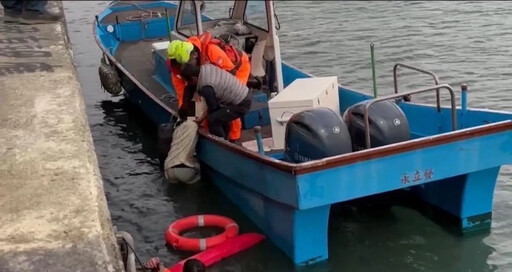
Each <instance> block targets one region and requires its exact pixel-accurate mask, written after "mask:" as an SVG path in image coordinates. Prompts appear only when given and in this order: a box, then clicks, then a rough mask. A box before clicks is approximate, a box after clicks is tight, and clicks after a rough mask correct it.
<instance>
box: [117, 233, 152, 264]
mask: <svg viewBox="0 0 512 272" xmlns="http://www.w3.org/2000/svg"><path fill="white" fill-rule="evenodd" d="M121 238H122V239H123V242H124V244H125V245H127V246H128V247H129V248H130V250H131V251H132V252H133V255H135V259H137V262H139V264H140V267H141V269H142V271H144V272H146V269H145V268H144V264H142V262H141V261H140V259H139V256H137V253H135V250H133V247H132V246H131V245H130V243H128V241H126V239H125V238H124V237H121ZM127 258H128V254H127Z"/></svg>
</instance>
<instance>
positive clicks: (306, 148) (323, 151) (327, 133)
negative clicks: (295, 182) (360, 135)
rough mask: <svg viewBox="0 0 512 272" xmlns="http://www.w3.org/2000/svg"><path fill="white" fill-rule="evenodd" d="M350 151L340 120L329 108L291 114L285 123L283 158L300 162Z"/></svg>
mask: <svg viewBox="0 0 512 272" xmlns="http://www.w3.org/2000/svg"><path fill="white" fill-rule="evenodd" d="M349 152H352V143H351V141H350V134H349V132H348V129H347V126H346V125H345V123H344V122H343V119H341V117H340V116H339V115H338V114H337V113H336V112H334V111H333V110H331V109H329V108H324V107H319V108H315V109H310V110H304V111H302V112H299V113H296V114H294V115H293V116H292V117H291V118H290V120H289V121H288V123H287V124H286V131H285V151H284V160H285V161H287V162H293V163H300V162H306V161H311V160H317V159H322V158H326V157H330V156H335V155H341V154H344V153H349Z"/></svg>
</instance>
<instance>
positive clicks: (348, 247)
mask: <svg viewBox="0 0 512 272" xmlns="http://www.w3.org/2000/svg"><path fill="white" fill-rule="evenodd" d="M108 3H109V2H108V1H64V8H65V11H66V18H67V23H68V25H67V27H68V31H69V34H70V38H71V43H72V48H73V53H74V58H75V62H76V65H77V68H78V72H79V77H80V82H81V85H82V89H83V95H84V98H85V102H86V105H87V114H88V118H89V123H90V126H91V132H92V135H93V139H94V143H95V149H96V154H97V156H98V161H99V165H100V170H101V174H102V176H103V180H104V186H105V192H106V197H107V201H108V205H109V209H110V213H111V216H112V220H113V223H114V224H115V225H116V226H117V228H118V229H119V230H124V231H128V232H130V233H131V234H132V235H133V237H134V239H135V247H136V251H137V254H138V255H139V257H141V258H142V259H143V260H147V259H148V258H150V257H152V256H158V257H160V258H161V259H162V260H163V261H164V263H165V264H166V266H171V265H172V264H174V263H175V262H177V261H179V260H181V259H183V258H184V257H186V256H187V255H185V254H184V253H181V252H178V251H175V250H172V249H170V248H167V247H166V246H165V240H164V232H165V229H166V227H167V226H168V225H169V224H170V223H171V222H173V221H174V220H177V219H179V218H182V217H184V216H188V215H192V214H200V213H215V214H223V215H226V216H229V217H231V218H233V219H235V220H236V221H237V222H238V223H239V225H240V227H241V231H242V232H249V231H258V229H257V228H256V227H255V225H254V224H252V223H251V222H250V221H249V220H248V218H247V217H245V216H244V215H243V214H242V213H241V212H240V211H239V210H238V209H237V207H235V206H234V205H233V204H232V203H231V202H229V201H228V200H227V199H225V198H224V196H223V195H222V194H221V193H220V192H219V191H218V190H217V189H216V188H215V187H214V186H213V185H211V184H209V183H205V182H200V183H198V184H195V185H193V186H181V185H169V184H167V183H166V181H165V179H164V177H163V175H162V173H161V171H160V170H159V168H158V160H157V158H156V150H155V143H156V135H155V128H154V127H153V126H152V125H151V124H150V122H149V120H148V119H146V118H145V117H144V116H142V113H141V112H140V111H139V110H137V109H136V108H134V107H133V106H131V105H130V104H129V103H128V101H126V100H125V99H124V98H122V97H115V98H112V97H110V95H108V94H107V93H106V92H104V91H103V90H101V88H100V82H99V78H98V65H99V63H100V62H99V61H100V57H101V53H100V52H101V51H100V50H99V48H98V47H97V45H96V43H95V41H94V37H93V34H92V22H93V20H94V15H96V14H98V13H99V12H101V11H102V10H103V9H104V8H105V7H106V6H107V5H108ZM208 4H209V5H207V11H208V13H209V14H212V15H213V16H214V17H215V16H218V15H219V16H220V15H223V14H222V12H224V11H225V10H227V9H224V10H222V9H221V8H223V7H224V8H225V7H226V5H227V2H222V1H221V2H214V3H211V2H210V3H208ZM276 13H277V15H278V17H279V21H280V25H281V29H280V31H279V35H280V41H281V51H282V56H283V60H284V61H286V62H288V63H290V64H292V65H294V66H296V67H298V68H300V69H303V70H305V71H307V72H309V73H312V74H314V75H316V76H331V75H336V76H338V78H339V81H340V84H342V85H344V86H347V87H349V88H351V89H355V90H360V91H363V92H366V93H371V92H372V74H371V67H370V43H374V44H375V53H376V71H377V86H378V93H379V95H384V94H391V93H392V92H393V76H392V69H393V65H394V64H395V63H397V62H402V63H405V64H409V65H414V66H420V67H422V68H425V69H428V70H431V71H433V72H435V73H436V74H437V75H438V76H439V79H440V81H441V82H442V83H448V84H450V85H452V86H453V87H455V88H456V89H458V88H459V86H460V84H462V83H466V84H468V86H469V93H468V96H469V99H468V101H469V106H470V107H482V108H491V109H496V110H507V111H511V110H512V103H511V101H512V93H511V86H512V59H511V58H510V57H509V56H510V55H511V54H512V46H511V45H512V17H510V14H511V13H512V3H511V2H458V1H454V2H419V1H412V2H408V1H397V2H384V1H383V2H380V1H372V2H359V1H358V2H337V1H325V2H322V1H279V2H277V3H276ZM224 16H225V15H224ZM431 84H433V81H432V79H431V78H429V77H428V76H426V75H416V74H412V73H408V72H406V71H403V72H401V77H400V79H399V86H400V90H410V89H412V88H417V87H425V86H427V85H431ZM413 100H414V101H421V102H424V103H434V102H435V96H434V94H426V95H420V96H413ZM442 101H443V104H444V105H448V95H447V94H442ZM425 122H428V120H425ZM355 182H357V181H355ZM399 198H400V196H396V198H394V197H389V198H386V199H385V202H386V203H387V204H389V208H384V209H383V208H382V207H381V206H382V203H383V202H382V200H379V201H378V202H376V203H377V204H375V203H374V202H372V201H371V200H370V201H368V202H355V203H349V204H345V205H338V206H335V207H333V209H332V211H331V218H330V221H331V222H330V226H329V255H330V256H329V260H328V261H327V262H323V263H320V264H317V265H313V266H310V267H307V268H306V269H305V271H319V272H320V271H321V272H326V271H360V272H363V271H454V272H455V271H457V272H458V271H478V272H483V271H512V243H511V242H510V240H511V239H512V209H511V208H512V167H510V166H506V167H502V170H501V173H500V177H499V181H498V184H497V188H496V192H495V198H494V209H493V224H492V229H491V231H490V233H483V234H477V235H473V236H469V237H461V236H457V235H454V234H453V233H451V232H450V231H448V230H446V229H445V228H443V227H442V226H440V225H439V224H436V223H434V222H433V221H432V220H430V219H429V218H427V217H425V216H424V215H422V214H421V213H420V212H419V211H418V210H416V209H414V208H413V207H411V206H410V205H407V203H405V201H401V200H400V199H399ZM294 269H295V268H294V267H293V264H292V263H291V261H290V260H289V259H287V258H286V256H285V255H284V253H282V252H281V251H280V250H278V249H277V248H276V247H275V246H273V245H272V244H271V243H270V242H269V241H266V242H264V243H262V244H260V245H258V246H257V247H255V248H252V249H250V250H247V251H245V252H242V253H240V254H238V255H236V256H234V257H231V258H229V259H227V260H224V261H222V262H221V263H219V264H218V265H215V266H213V267H212V268H211V269H210V270H209V271H233V272H238V271H248V272H256V271H276V272H277V271H294Z"/></svg>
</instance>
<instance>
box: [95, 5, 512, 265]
mask: <svg viewBox="0 0 512 272" xmlns="http://www.w3.org/2000/svg"><path fill="white" fill-rule="evenodd" d="M225 3H226V2H225V1H221V2H211V1H206V2H204V1H179V3H171V2H165V1H114V2H113V3H111V4H110V5H109V6H108V8H106V9H105V10H104V11H103V12H101V13H100V14H99V15H98V16H96V19H95V20H94V22H93V31H94V35H95V38H96V41H97V44H98V46H99V47H100V49H101V50H102V51H103V53H104V58H103V60H102V62H103V64H102V68H100V70H102V69H103V70H102V71H103V72H100V77H101V78H102V83H103V86H104V87H105V88H107V90H108V91H109V92H111V93H115V94H118V93H119V92H121V88H120V87H122V90H123V91H122V92H123V94H124V95H125V96H126V97H127V98H128V99H129V101H131V102H132V103H134V104H136V105H138V106H139V107H140V109H141V110H142V111H143V112H144V113H145V114H146V115H147V116H148V117H149V118H150V120H152V121H153V122H154V123H155V124H156V125H160V124H166V123H168V122H169V120H174V119H173V118H174V117H175V116H176V112H177V100H176V98H175V93H174V91H173V87H172V84H171V82H170V76H169V74H170V72H169V70H168V68H167V66H166V48H167V44H168V42H169V40H170V39H171V40H174V39H180V40H185V39H187V38H188V37H190V36H191V35H198V34H202V33H204V32H205V31H210V32H212V33H214V34H215V36H218V37H224V38H225V39H227V42H232V43H234V44H236V45H238V46H239V47H240V48H241V49H243V50H246V52H248V53H251V62H252V64H253V69H252V71H251V72H252V76H251V80H255V81H253V82H259V83H261V84H260V85H261V86H260V88H257V89H254V90H251V91H253V92H254V97H255V100H254V102H253V108H252V109H251V111H250V112H249V113H248V114H247V116H245V117H244V119H243V122H244V130H243V135H242V139H241V141H242V142H243V143H242V146H240V145H237V144H234V143H230V142H227V141H224V140H222V139H219V138H217V137H215V136H212V135H210V134H208V133H207V132H205V131H203V130H201V131H200V139H199V142H198V145H197V154H198V158H199V159H200V162H201V169H202V171H203V172H204V176H205V177H208V179H210V180H211V181H212V182H213V183H214V184H215V185H216V186H218V187H219V188H220V189H221V191H222V192H223V193H224V195H225V196H227V197H228V198H229V199H230V200H231V201H232V202H233V203H235V204H236V205H237V206H238V207H239V208H240V209H241V210H242V211H243V212H244V213H245V214H246V215H247V216H248V217H249V218H250V219H251V220H252V221H253V222H254V223H255V224H256V225H257V226H258V227H259V228H261V230H262V231H263V232H264V233H265V234H266V235H267V236H268V237H269V239H270V240H271V241H272V242H273V243H274V244H275V245H277V247H279V248H280V249H281V250H283V251H284V252H285V253H286V254H287V256H289V258H290V259H291V260H292V261H293V262H294V263H295V264H296V265H298V266H302V265H308V264H312V263H316V262H319V261H323V260H326V259H328V221H329V211H330V207H331V205H332V204H336V203H340V202H345V201H349V200H354V199H358V198H362V197H366V196H370V195H376V194H380V193H385V192H390V191H395V190H405V191H407V192H408V193H410V194H415V195H416V196H417V197H418V199H421V200H423V201H424V202H425V203H428V204H429V205H431V206H432V207H436V208H437V209H438V210H439V211H442V212H443V213H446V214H449V215H450V216H451V217H453V218H455V219H456V222H457V224H458V228H459V229H460V230H461V231H462V232H464V233H467V232H473V231H476V230H489V229H490V226H491V220H492V210H493V209H492V208H493V207H492V204H493V195H494V189H495V185H496V181H497V177H498V174H499V171H500V167H501V166H502V165H505V164H510V163H511V162H512V121H511V118H512V113H511V112H503V111H494V110H486V109H472V108H467V106H466V100H467V93H468V87H467V86H465V85H462V86H460V89H459V87H457V90H455V89H454V88H453V87H451V86H450V85H447V84H442V83H440V82H439V80H438V78H437V76H436V75H435V74H434V73H432V72H430V71H427V70H424V69H421V68H417V67H412V66H409V65H406V64H401V63H398V64H396V65H395V69H394V77H395V94H392V95H388V96H383V97H378V96H377V97H375V96H371V95H368V94H365V93H363V92H358V91H355V90H351V89H349V88H346V87H343V86H341V85H339V84H338V83H337V77H324V78H316V77H314V76H313V75H310V74H307V73H305V72H303V71H300V70H298V69H296V68H294V67H293V66H291V65H289V64H287V63H284V62H281V54H280V48H279V39H278V35H277V31H276V28H277V27H278V21H277V20H276V18H277V17H276V16H275V13H274V5H273V2H272V1H232V3H231V4H230V6H229V7H228V8H227V9H226V10H225V11H224V12H225V13H223V14H225V15H226V16H225V17H228V18H227V19H213V18H211V17H208V16H206V14H207V13H206V12H205V10H207V9H208V7H209V6H210V5H211V6H215V7H216V8H218V5H226V6H227V4H225ZM258 12H259V13H258ZM228 14H229V16H227V15H228ZM233 29H236V31H233ZM248 30H249V31H248ZM226 33H227V34H228V35H227V36H222V34H226ZM226 37H227V38H226ZM254 65H256V66H254ZM257 65H259V66H257ZM399 68H402V69H412V70H414V71H416V72H418V73H424V74H426V75H427V76H429V77H432V78H433V81H434V83H433V84H432V86H425V88H421V89H418V90H407V91H403V92H402V91H398V89H397V85H398V84H397V80H398V76H397V73H398V70H399ZM333 81H334V82H336V83H335V85H333V89H330V91H329V90H328V91H326V93H328V92H331V93H330V95H332V92H334V93H335V94H336V95H337V99H330V100H329V99H327V100H328V101H320V99H319V100H318V103H317V104H316V105H317V106H318V105H320V107H316V108H315V106H314V105H313V106H311V105H310V106H307V105H305V104H301V105H302V106H303V108H302V109H300V110H295V111H294V110H291V117H290V116H288V117H286V118H284V117H283V114H284V113H282V114H281V115H279V116H277V117H276V114H275V111H276V110H277V111H278V110H279V109H280V108H279V107H278V104H279V103H278V102H282V103H281V104H279V105H281V106H283V105H284V106H283V107H284V109H285V111H286V109H287V108H286V103H288V109H290V108H291V106H290V105H291V102H293V101H295V102H297V103H298V102H300V101H299V100H300V99H298V98H297V97H299V96H304V97H305V99H304V100H303V101H302V102H304V101H306V102H307V101H310V100H311V97H313V100H314V98H315V96H314V95H317V96H316V97H320V96H319V95H320V93H321V92H320V91H318V90H317V89H321V90H324V89H325V90H327V89H328V88H329V86H330V85H329V84H330V83H329V82H333ZM326 82H327V83H328V84H326V85H325V86H327V87H325V86H323V85H322V84H324V83H326ZM308 86H309V87H308ZM324 87H325V88H324ZM301 88H303V89H302V90H301ZM308 88H312V89H311V90H309V89H308ZM322 88H324V89H322ZM313 89H314V90H313ZM459 91H460V102H459V101H455V100H456V96H455V92H459ZM315 92H316V93H315ZM425 92H436V93H437V104H434V105H426V104H419V103H414V102H413V101H411V100H410V99H409V98H410V97H411V96H414V95H415V94H417V93H425ZM312 93H314V94H312ZM445 94H446V95H450V101H451V106H450V107H444V106H441V105H440V102H439V101H440V99H439V96H440V95H445ZM324 98H325V97H324ZM294 99H295V100H294ZM308 99H309V100H308ZM322 99H323V98H322ZM292 100H293V101H292ZM324 100H325V99H324ZM310 102H311V101H310ZM458 102H459V103H458ZM457 104H460V106H456V105H457ZM297 105H298V104H297ZM379 105H380V106H379ZM326 108H327V109H329V110H325V109H326ZM379 108H382V109H384V108H385V109H388V110H390V109H393V111H394V113H396V114H402V115H403V116H402V117H403V118H402V117H401V118H402V119H400V118H393V119H392V120H391V122H392V123H393V124H394V126H401V127H402V128H405V129H407V133H406V138H405V139H399V140H396V141H391V142H386V141H385V140H386V139H384V141H383V142H382V141H381V142H380V144H379V143H378V141H379V140H383V138H382V137H383V136H382V135H381V136H379V135H377V134H378V133H377V132H375V131H376V130H372V128H374V127H378V126H379V124H383V123H382V122H379V121H378V120H379V119H378V118H379V117H382V116H384V115H385V114H384V115H379V114H378V111H377V109H379ZM296 109H298V108H297V107H296ZM322 109H323V110H322ZM273 111H274V112H273ZM375 112H377V113H375ZM333 113H335V114H336V115H337V116H338V119H336V118H334V117H333ZM322 114H323V115H322ZM319 116H320V117H321V116H327V119H329V118H334V119H332V120H334V121H333V122H339V121H342V122H341V123H340V125H339V126H338V125H333V126H332V130H333V133H334V134H339V135H341V134H343V133H345V136H346V135H347V134H346V132H347V131H348V132H349V133H350V137H351V138H350V139H348V140H347V141H349V143H351V145H350V146H352V148H351V150H349V151H347V150H345V151H343V152H341V151H340V152H338V153H336V154H328V153H329V152H331V151H332V150H331V149H328V148H327V149H328V150H324V149H325V145H327V146H329V145H332V146H334V147H335V149H336V148H338V147H336V144H337V143H335V142H336V141H334V142H333V141H325V139H323V140H324V142H323V143H322V144H324V146H322V145H320V144H318V145H316V144H317V143H315V142H314V141H313V142H307V141H305V140H304V139H302V138H300V137H306V136H308V135H309V136H311V137H313V138H312V139H315V137H317V138H318V137H320V138H321V137H323V136H322V135H324V136H325V135H327V134H325V133H327V132H325V130H322V129H323V128H322V125H323V123H322V122H326V120H325V118H324V120H322V122H320V121H319V120H320V119H322V118H320V119H318V118H317V117H319ZM301 118H302V119H301ZM308 118H310V119H311V118H312V119H314V120H316V121H314V122H309V123H308V121H307V119H308ZM315 118H317V119H315ZM375 118H376V119H375ZM382 118H384V117H382ZM301 120H302V121H304V120H306V121H304V122H305V124H306V129H305V130H303V131H302V132H301V133H302V134H301V133H296V134H293V132H294V131H299V130H300V125H301V124H300V122H302V121H301ZM376 120H377V121H376ZM425 120H428V121H425ZM387 121H390V120H384V121H383V122H387ZM276 122H277V123H278V125H281V127H278V126H277V125H275V123H276ZM350 122H353V124H352V123H350ZM354 122H355V123H354ZM303 125H304V124H303ZM257 126H260V127H261V132H260V133H255V130H254V128H255V127H257ZM276 126H277V127H276ZM315 126H316V127H317V128H321V129H320V130H321V131H322V133H324V132H325V133H324V134H322V133H320V132H318V130H315V129H311V128H315ZM340 126H341V127H340ZM343 126H346V127H343ZM357 126H359V127H357ZM328 128H330V127H328ZM354 131H356V132H357V133H355V132H354ZM308 133H309V134H308ZM329 133H330V132H329ZM333 133H331V134H329V135H330V136H329V137H331V136H332V137H335V136H336V135H334V134H333ZM382 133H393V132H392V131H391V132H390V131H387V132H386V131H384V132H382ZM383 135H384V134H383ZM309 136H308V137H309ZM260 137H261V138H262V139H263V140H259V138H260ZM294 137H295V138H294ZM336 137H337V136H336ZM379 137H381V138H379ZM301 139H302V140H301ZM294 141H296V142H294ZM290 142H294V143H295V145H293V146H292V145H291V144H290ZM341 142H343V141H341ZM356 142H359V145H358V147H357V148H356V144H355V143H356ZM338 144H339V142H338ZM345 146H346V145H345ZM301 147H302V148H301ZM334 147H333V148H334ZM293 148H299V149H300V150H299V151H297V150H295V151H293V150H292V149H293ZM322 148H323V149H322ZM342 149H343V148H342ZM333 150H334V149H333ZM320 151H325V152H324V153H322V154H323V155H322V154H320V155H319V152H320ZM293 152H295V153H293ZM301 152H302V153H301ZM333 152H334V151H333ZM292 153H293V154H292ZM320 153H321V152H320ZM331 153H332V152H331ZM308 154H310V155H311V154H313V155H314V156H313V155H311V156H310V155H308ZM339 246H343V245H339Z"/></svg>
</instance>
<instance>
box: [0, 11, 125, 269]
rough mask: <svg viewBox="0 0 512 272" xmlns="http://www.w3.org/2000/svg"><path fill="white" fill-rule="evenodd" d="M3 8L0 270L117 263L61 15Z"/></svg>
mask: <svg viewBox="0 0 512 272" xmlns="http://www.w3.org/2000/svg"><path fill="white" fill-rule="evenodd" d="M52 2H53V1H52ZM53 5H57V8H60V9H61V10H62V8H61V7H60V4H59V3H58V2H54V3H53ZM1 16H3V10H2V11H0V271H2V272H8V271H52V272H58V271H95V272H98V271H124V269H123V264H122V261H121V259H120V255H119V250H118V248H117V245H116V240H115V237H114V233H113V230H112V223H111V219H110V214H109V211H108V208H107V202H106V199H105V195H104V191H103V182H102V179H101V176H100V173H99V168H98V162H97V159H96V154H95V152H94V145H93V142H92V138H91V133H90V130H89V124H88V121H87V117H86V113H85V106H84V101H83V97H82V93H81V88H80V84H79V83H78V82H79V81H78V78H77V72H76V70H75V67H74V65H73V59H72V53H71V50H70V48H69V47H68V37H67V31H66V27H65V22H64V20H63V21H62V22H60V23H51V24H44V25H32V26H27V25H19V24H4V22H3V20H2V18H1ZM93 17H94V16H93V14H91V18H93Z"/></svg>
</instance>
